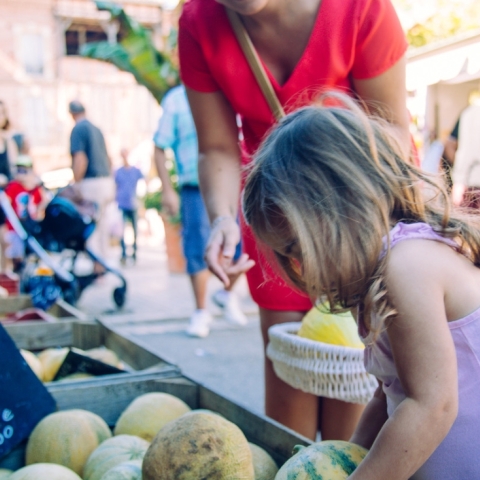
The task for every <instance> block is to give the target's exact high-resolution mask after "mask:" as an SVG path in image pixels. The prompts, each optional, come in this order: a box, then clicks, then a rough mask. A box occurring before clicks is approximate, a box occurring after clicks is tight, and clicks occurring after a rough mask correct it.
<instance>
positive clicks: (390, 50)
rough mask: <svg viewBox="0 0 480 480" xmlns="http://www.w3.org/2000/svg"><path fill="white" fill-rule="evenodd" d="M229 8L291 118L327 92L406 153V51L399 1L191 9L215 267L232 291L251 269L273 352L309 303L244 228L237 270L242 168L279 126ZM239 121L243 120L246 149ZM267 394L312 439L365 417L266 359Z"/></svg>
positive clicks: (199, 4)
mask: <svg viewBox="0 0 480 480" xmlns="http://www.w3.org/2000/svg"><path fill="white" fill-rule="evenodd" d="M226 7H229V8H231V9H232V10H235V11H236V12H237V13H238V14H239V15H240V18H241V21H242V22H243V24H244V26H245V28H246V30H247V32H248V34H249V35H250V38H251V39H252V42H253V44H254V46H255V49H256V50H257V53H258V54H259V56H260V59H261V61H262V63H263V65H264V67H265V70H266V72H267V75H268V77H269V79H270V81H271V83H272V85H273V89H274V91H275V93H276V95H277V96H278V99H279V100H280V102H281V104H282V105H283V106H284V109H285V110H286V112H289V111H292V110H294V109H296V108H298V107H300V106H304V105H306V104H309V103H311V102H312V101H313V100H314V98H315V96H317V95H318V94H319V92H321V91H322V90H326V89H341V90H344V91H347V92H351V93H352V94H353V95H356V96H358V97H359V98H361V99H362V100H363V101H364V102H366V104H368V105H369V108H370V109H378V111H381V112H382V113H383V114H384V115H385V116H386V118H387V119H388V120H389V121H390V122H391V123H392V126H393V127H394V128H395V129H396V130H397V131H398V136H399V138H400V139H401V140H402V141H404V142H405V145H406V148H408V145H409V134H408V113H407V109H406V88H405V56H404V54H405V50H406V48H407V44H406V41H405V38H404V35H403V32H402V29H401V26H400V24H399V21H398V18H397V16H396V13H395V11H394V9H393V6H392V5H391V3H390V0H342V1H338V0H190V1H188V2H187V3H186V4H185V6H184V10H183V13H182V17H181V19H180V33H179V52H180V65H181V75H182V80H183V82H184V84H185V85H186V87H187V93H188V97H189V101H190V106H191V109H192V114H193V117H194V120H195V125H196V128H197V133H198V142H199V152H200V158H199V175H200V184H201V189H202V193H203V196H204V200H205V204H206V207H207V211H208V213H209V216H210V220H211V222H212V233H211V237H210V242H209V246H208V248H207V252H206V259H207V263H208V265H209V267H210V269H211V270H212V271H213V272H214V273H215V274H216V275H217V276H218V277H219V278H220V279H221V280H222V281H223V282H224V283H225V284H228V282H229V276H232V275H235V274H238V273H240V272H242V271H246V270H249V271H248V272H247V278H248V282H249V287H250V292H251V294H252V297H253V299H254V300H255V301H256V302H257V304H258V305H259V308H260V319H261V326H262V334H263V339H264V343H265V344H266V343H267V341H268V337H267V330H268V328H269V327H270V326H271V325H274V324H277V323H282V322H292V321H293V322H295V321H300V320H301V319H302V317H303V316H304V314H305V312H306V311H308V310H309V309H310V308H311V305H312V304H311V301H310V300H309V299H308V298H306V297H304V296H302V295H300V294H299V293H297V292H296V291H294V290H292V288H291V287H289V286H288V285H287V284H285V282H284V281H283V280H282V279H281V278H279V276H278V275H277V274H276V272H275V270H274V269H273V270H272V269H271V268H270V267H269V266H268V264H267V263H266V262H265V259H264V258H263V256H262V255H261V254H260V253H259V252H258V251H257V245H256V242H255V239H254V238H253V236H252V234H251V232H250V231H249V230H248V228H247V227H246V226H245V225H244V224H243V223H242V225H241V229H242V241H243V245H244V250H245V252H246V254H247V255H248V256H249V258H247V256H243V257H242V258H241V259H240V261H239V262H237V263H236V264H233V263H232V258H233V255H234V251H235V245H236V244H237V242H238V240H239V238H240V232H239V228H238V226H237V223H236V218H237V212H238V205H239V195H240V190H241V182H242V179H241V177H242V174H241V165H242V164H243V165H245V164H247V163H248V162H249V161H250V160H251V156H252V155H253V154H254V153H255V151H256V150H257V148H258V146H259V144H260V142H261V141H262V139H263V138H264V136H265V134H266V133H267V132H268V130H269V129H270V128H271V127H272V125H273V124H274V123H275V119H274V117H273V115H272V113H271V111H270V109H269V106H268V103H267V101H266V100H265V98H264V97H263V95H262V92H261V90H260V87H259V86H258V84H257V82H256V80H255V77H254V75H253V73H252V71H251V69H250V66H249V65H248V62H247V60H246V58H245V56H244V54H243V52H242V50H241V47H240V45H239V43H238V42H237V39H236V37H235V34H234V32H233V30H232V28H231V26H230V23H229V21H228V18H227V15H226V11H225V8H226ZM236 115H239V116H240V118H241V120H242V132H243V136H244V142H243V144H242V146H241V147H240V146H239V145H240V144H239V141H238V127H237V122H236ZM299 188H302V186H301V185H299ZM252 260H254V261H255V265H254V266H253V268H250V267H251V265H252V263H253V262H252ZM319 268H321V266H319ZM265 385H266V397H265V406H266V414H267V415H268V416H270V417H272V418H274V419H276V420H278V421H280V422H281V423H283V424H285V425H287V426H288V427H290V428H292V429H294V430H296V431H297V432H300V433H302V434H303V435H305V436H307V437H310V438H315V436H316V433H317V424H318V426H319V427H320V431H321V434H322V438H323V439H328V438H336V439H348V438H349V437H350V434H351V432H352V431H353V429H354V428H355V425H356V422H357V420H358V418H359V416H360V414H361V412H362V409H363V406H360V405H355V404H349V403H345V402H341V401H338V400H332V399H321V401H320V408H319V400H318V398H317V397H315V396H314V395H311V394H308V393H305V392H302V391H299V390H296V389H294V388H292V387H290V386H289V385H287V384H286V383H284V382H283V381H281V380H280V379H279V378H278V377H276V375H275V373H274V371H273V368H272V365H271V362H270V361H269V360H268V359H265ZM315 420H317V421H315Z"/></svg>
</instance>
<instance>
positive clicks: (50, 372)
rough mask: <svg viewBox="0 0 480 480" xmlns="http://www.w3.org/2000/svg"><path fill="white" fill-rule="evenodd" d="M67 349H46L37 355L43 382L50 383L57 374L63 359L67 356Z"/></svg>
mask: <svg viewBox="0 0 480 480" xmlns="http://www.w3.org/2000/svg"><path fill="white" fill-rule="evenodd" d="M67 353H68V348H66V347H65V348H47V349H46V350H43V351H42V352H40V353H39V354H38V359H39V360H40V362H41V364H42V367H43V381H44V382H51V381H52V380H53V378H54V377H55V375H56V374H57V372H58V370H59V368H60V366H61V365H62V363H63V361H64V360H65V357H66V356H67Z"/></svg>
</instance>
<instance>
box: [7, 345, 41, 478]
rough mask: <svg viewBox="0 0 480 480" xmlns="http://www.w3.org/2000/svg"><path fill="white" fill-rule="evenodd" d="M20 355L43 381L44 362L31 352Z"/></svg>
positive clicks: (22, 352)
mask: <svg viewBox="0 0 480 480" xmlns="http://www.w3.org/2000/svg"><path fill="white" fill-rule="evenodd" d="M20 353H21V354H22V357H23V358H24V360H25V361H26V362H27V363H28V366H29V367H30V368H31V369H32V370H33V373H34V374H35V375H36V376H37V377H38V378H39V379H40V380H43V366H42V362H41V361H40V360H39V359H38V358H37V356H36V355H35V354H34V353H32V352H30V351H29V350H20ZM0 478H1V477H0Z"/></svg>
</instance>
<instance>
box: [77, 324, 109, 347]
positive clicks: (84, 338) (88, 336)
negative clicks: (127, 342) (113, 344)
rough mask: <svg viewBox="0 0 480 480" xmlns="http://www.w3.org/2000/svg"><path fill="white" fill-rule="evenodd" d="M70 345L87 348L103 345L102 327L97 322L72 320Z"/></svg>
mask: <svg viewBox="0 0 480 480" xmlns="http://www.w3.org/2000/svg"><path fill="white" fill-rule="evenodd" d="M72 336H73V342H72V346H74V347H77V348H81V349H82V350H88V349H90V348H96V347H100V346H102V345H103V341H104V337H105V335H104V328H103V327H102V326H101V325H100V324H99V323H97V322H74V323H73V324H72Z"/></svg>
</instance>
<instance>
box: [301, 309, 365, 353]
mask: <svg viewBox="0 0 480 480" xmlns="http://www.w3.org/2000/svg"><path fill="white" fill-rule="evenodd" d="M297 335H298V336H299V337H303V338H308V339H310V340H315V341H316V342H323V343H329V344H331V345H340V346H343V347H352V348H364V345H363V343H362V341H361V340H360V337H359V335H358V329H357V324H356V322H355V320H354V318H353V316H352V314H351V313H350V312H347V313H341V314H335V315H332V314H330V313H327V312H326V307H325V306H323V305H320V306H315V307H313V308H312V309H311V310H310V311H309V312H308V313H307V314H306V315H305V317H303V320H302V325H301V327H300V330H299V331H298V332H297Z"/></svg>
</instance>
